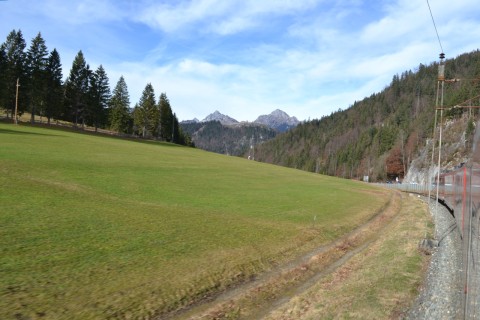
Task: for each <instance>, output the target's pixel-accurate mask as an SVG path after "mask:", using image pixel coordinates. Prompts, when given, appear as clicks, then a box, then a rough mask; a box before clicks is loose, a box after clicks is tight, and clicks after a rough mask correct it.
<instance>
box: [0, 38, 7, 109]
mask: <svg viewBox="0 0 480 320" xmlns="http://www.w3.org/2000/svg"><path fill="white" fill-rule="evenodd" d="M6 72H7V53H6V52H5V44H3V43H2V44H1V45H0V108H3V107H5V105H6V93H7V91H6V90H5V87H6Z"/></svg>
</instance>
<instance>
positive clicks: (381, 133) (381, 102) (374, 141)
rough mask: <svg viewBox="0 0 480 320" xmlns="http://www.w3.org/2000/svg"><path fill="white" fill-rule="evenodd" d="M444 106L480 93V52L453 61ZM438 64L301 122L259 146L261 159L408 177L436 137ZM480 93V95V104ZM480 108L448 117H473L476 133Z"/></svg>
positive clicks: (339, 172) (343, 173)
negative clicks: (343, 107) (421, 152)
mask: <svg viewBox="0 0 480 320" xmlns="http://www.w3.org/2000/svg"><path fill="white" fill-rule="evenodd" d="M445 64H446V68H445V75H446V78H447V79H454V78H455V79H463V80H462V81H455V82H448V83H445V94H444V106H445V107H453V106H455V105H457V104H460V103H462V102H464V101H466V100H468V99H471V98H473V97H476V96H478V95H479V94H480V93H479V91H480V90H479V88H480V84H479V82H478V81H471V80H466V79H473V78H478V77H479V76H480V52H479V51H478V50H477V51H474V52H471V53H467V54H463V55H461V56H458V57H457V58H455V59H447V60H446V62H445ZM437 74H438V63H432V64H430V65H428V66H426V65H423V64H420V65H419V66H418V68H416V69H415V70H413V71H412V70H409V71H405V72H403V73H402V74H401V75H395V76H394V77H393V80H392V82H391V83H390V85H389V86H387V87H386V88H385V89H384V90H383V91H381V92H379V93H374V94H372V95H371V96H370V97H367V98H365V99H363V100H362V101H358V102H355V103H353V105H352V106H351V107H350V108H348V109H347V110H343V111H342V110H339V111H337V112H334V113H332V114H331V115H329V116H326V117H323V118H321V119H320V120H312V121H308V122H305V123H302V124H300V125H299V126H298V127H297V128H295V129H293V130H291V131H289V132H286V133H284V134H281V135H278V136H277V137H276V138H275V139H273V140H270V141H267V142H265V143H264V144H262V145H261V146H259V147H258V148H257V150H256V154H255V158H256V160H259V161H264V162H269V163H274V164H279V165H283V166H288V167H294V168H298V169H302V170H307V171H312V172H317V173H322V174H328V175H334V176H340V177H345V178H353V179H361V178H362V177H363V176H366V175H368V176H369V177H370V180H371V181H372V180H373V181H379V180H381V181H384V180H389V179H395V178H396V177H400V178H403V176H404V175H405V174H406V172H407V170H408V167H409V164H410V162H411V161H412V160H413V159H414V158H415V157H416V156H417V153H418V151H419V149H420V148H423V147H424V146H425V144H426V141H427V139H428V138H431V137H432V134H433V126H434V118H435V101H436V88H437ZM478 100H479V99H478V97H477V99H476V101H477V105H478ZM476 114H477V111H476V110H475V111H474V110H472V109H461V108H450V109H448V110H446V111H445V119H447V120H448V119H455V118H459V117H462V115H463V116H468V117H470V118H469V120H468V121H467V123H468V124H469V125H467V126H466V128H465V131H466V132H465V133H466V134H467V137H466V140H468V136H469V135H471V134H472V132H473V126H472V124H473V121H474V118H475V116H476Z"/></svg>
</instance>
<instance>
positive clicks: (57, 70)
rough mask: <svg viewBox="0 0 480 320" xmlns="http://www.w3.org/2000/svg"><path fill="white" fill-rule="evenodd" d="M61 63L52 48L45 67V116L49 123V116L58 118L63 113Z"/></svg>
mask: <svg viewBox="0 0 480 320" xmlns="http://www.w3.org/2000/svg"><path fill="white" fill-rule="evenodd" d="M62 77H63V75H62V63H61V62H60V55H59V54H58V52H57V50H56V49H53V51H52V52H50V55H49V56H48V62H47V69H46V84H47V92H46V96H45V110H44V111H45V116H46V117H47V119H48V124H50V120H51V118H53V117H55V118H59V117H60V116H61V115H62V114H63V108H62V106H63V85H62Z"/></svg>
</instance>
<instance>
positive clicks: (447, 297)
mask: <svg viewBox="0 0 480 320" xmlns="http://www.w3.org/2000/svg"><path fill="white" fill-rule="evenodd" d="M430 212H431V214H432V217H433V219H434V221H435V232H436V238H437V240H438V247H436V248H434V250H433V253H432V260H431V262H430V265H429V268H428V271H427V276H426V281H425V284H424V287H423V288H422V290H421V292H420V295H419V296H418V298H417V300H416V301H415V303H414V305H413V307H412V308H411V309H410V311H409V312H408V314H407V317H406V318H407V319H457V318H458V317H459V316H460V313H461V310H462V306H461V304H462V292H463V290H462V289H463V288H462V284H461V283H462V281H461V270H462V251H461V239H460V233H459V232H458V230H457V227H456V223H455V219H454V218H453V217H452V215H451V214H450V212H449V211H448V210H447V208H445V207H444V206H442V205H436V204H435V202H434V201H431V203H430Z"/></svg>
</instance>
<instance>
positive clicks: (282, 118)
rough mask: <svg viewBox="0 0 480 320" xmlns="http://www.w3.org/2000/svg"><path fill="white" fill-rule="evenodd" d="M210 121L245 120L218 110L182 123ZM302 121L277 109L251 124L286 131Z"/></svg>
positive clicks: (236, 121)
mask: <svg viewBox="0 0 480 320" xmlns="http://www.w3.org/2000/svg"><path fill="white" fill-rule="evenodd" d="M209 121H218V122H220V123H221V124H222V125H224V126H230V125H236V124H242V123H245V122H240V121H238V120H236V119H234V118H232V117H230V116H228V115H225V114H222V113H220V112H219V111H218V110H216V111H215V112H213V113H211V114H209V115H208V116H207V117H205V119H203V120H202V121H199V120H198V119H196V118H195V119H193V120H187V121H183V122H182V124H190V123H200V122H209ZM299 123H300V121H298V119H297V118H296V117H290V116H289V115H288V114H287V113H286V112H284V111H282V110H280V109H277V110H275V111H273V112H272V113H270V114H267V115H261V116H259V117H258V118H257V119H256V120H255V121H253V122H252V123H249V125H252V124H253V125H255V124H258V125H264V126H266V127H269V128H271V129H274V130H276V131H278V132H285V131H288V130H290V129H292V128H294V127H296V126H297V125H298V124H299Z"/></svg>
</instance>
